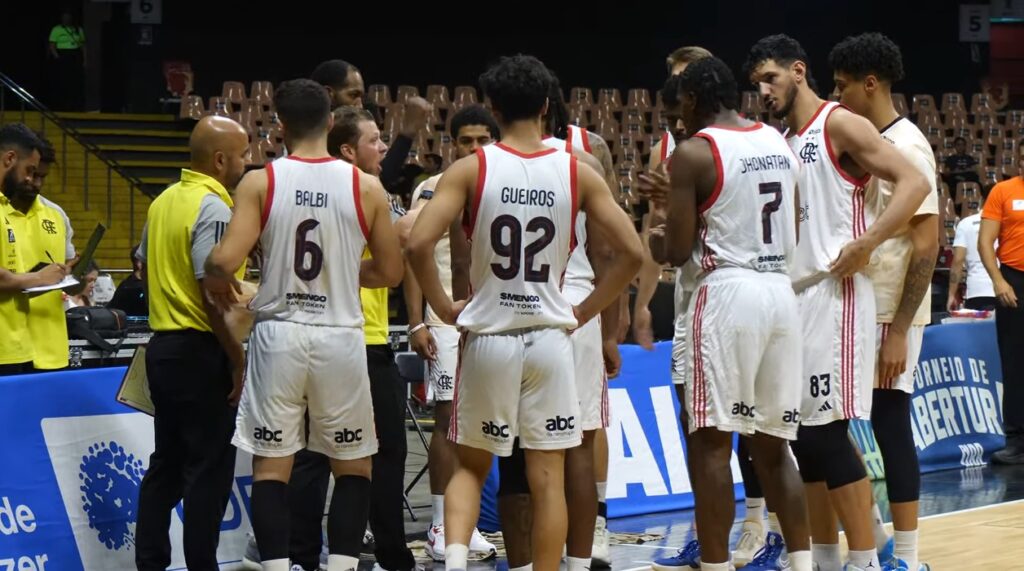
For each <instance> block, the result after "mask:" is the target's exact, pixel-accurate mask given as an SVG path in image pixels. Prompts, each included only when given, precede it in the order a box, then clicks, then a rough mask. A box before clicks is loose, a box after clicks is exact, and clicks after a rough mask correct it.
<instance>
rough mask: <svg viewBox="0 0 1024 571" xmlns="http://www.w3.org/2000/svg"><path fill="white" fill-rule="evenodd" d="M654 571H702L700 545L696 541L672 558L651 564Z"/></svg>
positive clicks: (658, 560)
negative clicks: (694, 570) (699, 570)
mask: <svg viewBox="0 0 1024 571" xmlns="http://www.w3.org/2000/svg"><path fill="white" fill-rule="evenodd" d="M651 567H652V568H653V569H654V571H678V570H679V569H700V543H698V542H697V540H696V539H694V540H691V541H690V542H689V543H687V544H686V547H684V548H682V549H680V550H679V552H678V553H676V554H675V555H674V556H672V557H665V558H662V559H655V560H654V561H653V562H652V563H651Z"/></svg>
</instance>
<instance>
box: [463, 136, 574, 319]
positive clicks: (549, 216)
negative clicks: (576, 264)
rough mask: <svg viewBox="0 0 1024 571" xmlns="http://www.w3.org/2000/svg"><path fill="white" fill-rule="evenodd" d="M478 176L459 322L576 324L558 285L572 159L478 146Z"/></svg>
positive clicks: (568, 220) (568, 234)
mask: <svg viewBox="0 0 1024 571" xmlns="http://www.w3.org/2000/svg"><path fill="white" fill-rule="evenodd" d="M477 158H478V160H479V161H480V167H479V168H480V175H479V177H478V179H477V188H476V194H475V197H474V199H473V203H472V206H473V208H472V210H473V212H472V214H471V215H470V217H469V220H468V224H467V228H466V236H469V238H470V240H471V242H472V245H471V258H470V259H471V261H470V268H469V276H470V286H471V288H472V292H473V295H472V299H471V300H470V302H469V305H468V306H467V307H466V309H465V310H464V311H463V312H462V314H461V315H459V319H458V324H459V326H460V327H464V328H466V329H468V330H470V331H473V332H475V333H485V334H487V333H501V332H503V331H509V330H512V329H520V328H526V327H565V328H572V327H575V326H576V318H575V316H574V315H573V313H572V306H571V305H570V304H569V302H568V301H566V300H565V298H564V297H562V293H561V287H560V286H561V282H562V276H563V274H564V272H565V267H566V264H567V262H568V260H569V254H570V252H571V250H572V245H573V244H572V243H573V242H574V241H575V239H574V235H573V228H574V225H575V218H576V206H577V193H576V159H575V158H573V157H572V156H571V155H569V154H568V153H566V152H564V151H559V150H557V149H549V150H545V151H541V152H539V153H533V154H531V155H526V154H523V153H520V152H518V151H515V150H514V149H511V148H509V147H506V146H505V145H502V144H501V143H497V144H494V145H488V146H486V147H483V148H481V149H479V150H477Z"/></svg>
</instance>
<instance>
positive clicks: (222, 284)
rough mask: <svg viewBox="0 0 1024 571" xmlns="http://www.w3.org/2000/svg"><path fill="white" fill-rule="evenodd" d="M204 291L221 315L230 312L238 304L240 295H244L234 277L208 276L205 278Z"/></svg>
mask: <svg viewBox="0 0 1024 571" xmlns="http://www.w3.org/2000/svg"><path fill="white" fill-rule="evenodd" d="M203 289H205V290H206V295H207V297H208V298H209V299H210V301H211V302H212V303H213V305H214V306H215V307H216V308H217V309H218V310H219V311H220V312H221V313H227V312H228V311H230V310H231V307H232V306H233V305H234V304H235V303H237V302H238V295H239V294H241V293H242V286H241V284H239V283H238V280H236V279H235V278H234V276H230V277H226V278H224V277H218V276H213V275H210V274H207V275H206V276H204V277H203Z"/></svg>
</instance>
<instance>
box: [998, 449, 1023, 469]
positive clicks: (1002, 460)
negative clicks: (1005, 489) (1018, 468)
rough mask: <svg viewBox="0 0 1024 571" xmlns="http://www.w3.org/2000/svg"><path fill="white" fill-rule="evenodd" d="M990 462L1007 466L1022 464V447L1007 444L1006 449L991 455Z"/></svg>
mask: <svg viewBox="0 0 1024 571" xmlns="http://www.w3.org/2000/svg"><path fill="white" fill-rule="evenodd" d="M991 462H992V463H993V464H1003V465H1007V466H1012V465H1018V464H1024V447H1022V446H1020V445H1019V444H1009V445H1007V446H1006V448H1003V449H1002V450H999V451H997V452H996V453H995V454H993V455H992V460H991Z"/></svg>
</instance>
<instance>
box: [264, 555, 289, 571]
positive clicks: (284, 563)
mask: <svg viewBox="0 0 1024 571" xmlns="http://www.w3.org/2000/svg"><path fill="white" fill-rule="evenodd" d="M260 567H261V568H262V569H263V571H288V558H287V557H285V558H284V559H272V560H270V561H261V562H260Z"/></svg>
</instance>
